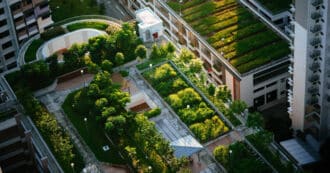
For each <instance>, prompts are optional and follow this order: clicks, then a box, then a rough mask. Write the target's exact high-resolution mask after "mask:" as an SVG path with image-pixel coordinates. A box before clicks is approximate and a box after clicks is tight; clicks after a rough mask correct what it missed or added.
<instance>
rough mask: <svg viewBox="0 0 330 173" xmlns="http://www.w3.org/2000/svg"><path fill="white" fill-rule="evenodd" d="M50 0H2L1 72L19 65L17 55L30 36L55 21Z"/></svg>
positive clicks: (0, 15) (0, 17)
mask: <svg viewBox="0 0 330 173" xmlns="http://www.w3.org/2000/svg"><path fill="white" fill-rule="evenodd" d="M48 3H49V2H48V0H0V73H1V72H3V71H6V70H10V69H12V68H15V67H16V66H17V64H16V57H17V54H18V51H19V49H20V47H21V45H22V44H23V43H24V41H26V40H27V39H28V38H30V37H32V36H34V35H37V34H39V33H42V32H43V31H44V29H45V28H47V27H49V26H50V25H51V24H52V23H53V21H52V19H51V16H50V9H49V5H48Z"/></svg>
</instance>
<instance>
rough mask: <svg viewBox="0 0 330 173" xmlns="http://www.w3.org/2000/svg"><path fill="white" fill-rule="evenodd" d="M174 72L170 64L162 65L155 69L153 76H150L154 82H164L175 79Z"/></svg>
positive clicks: (175, 74)
mask: <svg viewBox="0 0 330 173" xmlns="http://www.w3.org/2000/svg"><path fill="white" fill-rule="evenodd" d="M176 76H177V73H176V71H175V70H174V69H173V68H172V67H171V65H170V64H163V65H161V66H160V67H158V68H156V70H155V72H154V74H153V75H152V76H151V77H152V78H153V80H154V81H156V82H158V81H165V80H166V79H169V78H173V77H176Z"/></svg>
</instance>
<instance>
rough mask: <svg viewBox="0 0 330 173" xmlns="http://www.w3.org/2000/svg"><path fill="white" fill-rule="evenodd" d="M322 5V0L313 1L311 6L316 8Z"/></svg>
mask: <svg viewBox="0 0 330 173" xmlns="http://www.w3.org/2000/svg"><path fill="white" fill-rule="evenodd" d="M322 3H323V0H314V1H313V2H312V5H313V6H315V7H316V6H319V5H322Z"/></svg>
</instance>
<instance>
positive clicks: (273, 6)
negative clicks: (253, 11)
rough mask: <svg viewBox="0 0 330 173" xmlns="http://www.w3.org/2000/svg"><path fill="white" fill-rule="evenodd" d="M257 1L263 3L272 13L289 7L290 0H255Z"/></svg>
mask: <svg viewBox="0 0 330 173" xmlns="http://www.w3.org/2000/svg"><path fill="white" fill-rule="evenodd" d="M257 1H258V2H259V3H261V4H262V5H264V6H265V7H266V8H267V9H268V10H270V11H271V12H272V13H275V14H276V13H279V12H282V11H284V10H288V9H289V8H290V4H291V3H292V0H272V1H269V0H257Z"/></svg>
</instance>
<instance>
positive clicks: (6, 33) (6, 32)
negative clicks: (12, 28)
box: [0, 31, 9, 39]
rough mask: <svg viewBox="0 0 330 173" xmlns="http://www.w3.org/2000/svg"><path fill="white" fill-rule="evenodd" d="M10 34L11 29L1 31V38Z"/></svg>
mask: <svg viewBox="0 0 330 173" xmlns="http://www.w3.org/2000/svg"><path fill="white" fill-rule="evenodd" d="M8 35H9V31H5V32H2V33H0V39H2V38H5V37H7V36H8Z"/></svg>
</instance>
